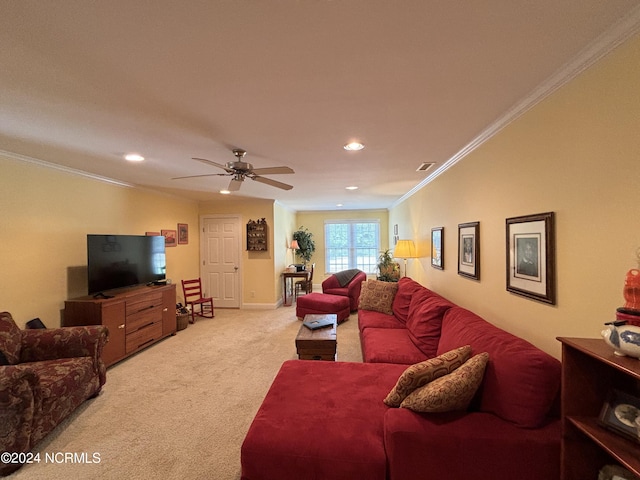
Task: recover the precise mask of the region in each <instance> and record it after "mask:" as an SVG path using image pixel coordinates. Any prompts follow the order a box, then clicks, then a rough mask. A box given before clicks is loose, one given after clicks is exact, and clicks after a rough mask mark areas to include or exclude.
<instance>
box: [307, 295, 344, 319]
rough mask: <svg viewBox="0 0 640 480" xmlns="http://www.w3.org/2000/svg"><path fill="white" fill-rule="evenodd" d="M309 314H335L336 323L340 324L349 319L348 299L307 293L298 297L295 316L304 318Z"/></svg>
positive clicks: (340, 296)
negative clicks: (336, 317)
mask: <svg viewBox="0 0 640 480" xmlns="http://www.w3.org/2000/svg"><path fill="white" fill-rule="evenodd" d="M310 313H315V314H323V313H335V314H336V315H337V316H338V323H342V322H344V321H345V320H346V319H347V318H349V314H350V313H351V308H350V304H349V297H343V296H342V295H329V294H327V293H308V294H307V295H303V296H302V297H298V300H297V302H296V316H297V317H298V318H304V316H305V315H308V314H310Z"/></svg>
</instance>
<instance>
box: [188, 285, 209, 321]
mask: <svg viewBox="0 0 640 480" xmlns="http://www.w3.org/2000/svg"><path fill="white" fill-rule="evenodd" d="M182 293H183V294H184V303H185V305H190V306H191V320H190V322H191V323H196V316H198V317H206V318H213V317H214V314H213V298H212V297H203V296H202V282H201V281H200V279H199V278H197V279H195V280H182Z"/></svg>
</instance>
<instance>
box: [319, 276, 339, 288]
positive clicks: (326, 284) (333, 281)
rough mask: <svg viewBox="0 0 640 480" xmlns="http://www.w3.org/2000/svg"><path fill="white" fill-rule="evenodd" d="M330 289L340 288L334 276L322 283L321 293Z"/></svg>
mask: <svg viewBox="0 0 640 480" xmlns="http://www.w3.org/2000/svg"><path fill="white" fill-rule="evenodd" d="M331 288H340V283H339V282H338V277H336V276H335V275H331V276H330V277H328V278H326V279H325V280H324V281H323V282H322V291H323V292H325V291H326V290H328V289H331Z"/></svg>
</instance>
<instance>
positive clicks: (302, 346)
mask: <svg viewBox="0 0 640 480" xmlns="http://www.w3.org/2000/svg"><path fill="white" fill-rule="evenodd" d="M320 318H323V319H324V318H329V319H331V320H333V326H331V327H325V328H319V329H317V330H311V329H309V328H307V327H305V326H304V324H303V325H300V330H299V331H298V335H297V336H296V350H297V352H298V358H299V359H300V360H329V361H335V360H336V352H337V346H338V342H337V339H336V336H337V334H336V326H337V324H338V316H337V315H336V314H334V313H329V314H326V315H316V314H312V315H306V316H305V317H304V319H305V320H310V319H316V320H319V319H320Z"/></svg>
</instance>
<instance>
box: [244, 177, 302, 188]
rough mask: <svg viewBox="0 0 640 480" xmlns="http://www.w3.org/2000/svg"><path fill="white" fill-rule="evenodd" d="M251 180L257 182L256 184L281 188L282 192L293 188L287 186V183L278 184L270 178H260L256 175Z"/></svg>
mask: <svg viewBox="0 0 640 480" xmlns="http://www.w3.org/2000/svg"><path fill="white" fill-rule="evenodd" d="M249 178H251V180H255V181H256V182H260V183H265V184H267V185H271V186H272V187H277V188H281V189H282V190H291V189H292V188H293V186H291V185H287V184H286V183H282V182H278V181H276V180H271V179H270V178H265V177H259V176H257V175H254V176H252V177H249Z"/></svg>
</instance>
